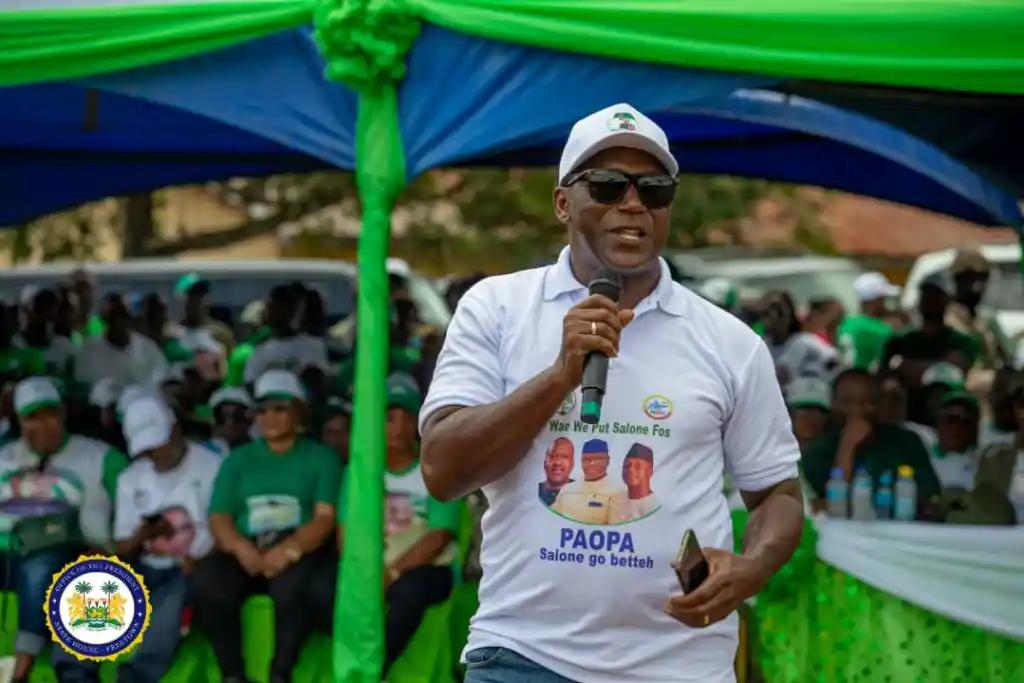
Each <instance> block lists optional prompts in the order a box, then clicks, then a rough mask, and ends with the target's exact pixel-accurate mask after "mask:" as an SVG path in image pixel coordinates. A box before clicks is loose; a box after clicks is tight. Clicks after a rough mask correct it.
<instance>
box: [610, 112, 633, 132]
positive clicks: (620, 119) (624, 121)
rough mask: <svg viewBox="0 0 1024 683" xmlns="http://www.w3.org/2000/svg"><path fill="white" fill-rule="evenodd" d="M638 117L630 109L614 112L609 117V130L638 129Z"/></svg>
mask: <svg viewBox="0 0 1024 683" xmlns="http://www.w3.org/2000/svg"><path fill="white" fill-rule="evenodd" d="M636 128H637V126H636V117H634V116H633V115H632V114H630V113H629V112H628V111H620V112H617V113H615V114H612V117H611V118H610V119H608V130H636Z"/></svg>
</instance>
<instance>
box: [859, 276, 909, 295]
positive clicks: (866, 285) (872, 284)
mask: <svg viewBox="0 0 1024 683" xmlns="http://www.w3.org/2000/svg"><path fill="white" fill-rule="evenodd" d="M853 291H855V292H856V293H857V298H858V299H860V300H861V301H874V300H875V299H887V298H889V297H893V296H897V295H898V294H899V293H900V288H899V287H897V286H896V285H894V284H892V283H891V282H889V278H887V277H886V276H884V275H882V274H881V273H879V272H871V273H864V274H862V275H859V276H857V279H856V280H854V281H853Z"/></svg>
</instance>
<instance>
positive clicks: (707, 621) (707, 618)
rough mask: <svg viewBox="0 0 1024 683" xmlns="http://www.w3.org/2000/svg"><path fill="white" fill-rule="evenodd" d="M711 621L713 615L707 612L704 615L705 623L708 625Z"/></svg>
mask: <svg viewBox="0 0 1024 683" xmlns="http://www.w3.org/2000/svg"><path fill="white" fill-rule="evenodd" d="M710 623H711V615H710V614H705V615H704V625H705V626H707V625H708V624H710Z"/></svg>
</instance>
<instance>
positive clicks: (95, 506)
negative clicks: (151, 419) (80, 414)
mask: <svg viewBox="0 0 1024 683" xmlns="http://www.w3.org/2000/svg"><path fill="white" fill-rule="evenodd" d="M14 402H15V411H16V412H17V413H18V415H19V417H26V416H28V415H31V414H32V413H33V412H35V411H36V410H41V409H44V408H59V407H60V406H61V405H62V404H61V399H60V395H59V394H58V392H57V389H56V387H55V386H54V385H53V383H52V382H51V381H50V380H48V379H45V378H42V377H32V378H29V379H28V380H25V381H24V382H22V383H21V384H19V385H18V390H17V391H16V392H15V399H14ZM127 465H128V459H127V458H126V457H125V455H124V454H123V453H121V452H119V451H117V450H115V449H113V448H111V447H110V446H108V445H107V444H105V443H103V442H102V441H97V440H95V439H89V438H86V437H84V436H79V435H77V434H68V435H66V436H65V438H64V443H63V444H62V445H61V447H60V449H59V450H58V451H57V452H55V453H53V454H51V455H50V456H49V457H46V458H44V457H42V456H40V455H39V454H37V453H34V452H33V451H32V449H31V448H29V446H28V443H26V441H25V439H24V437H23V438H20V439H18V440H16V441H12V442H10V443H8V444H7V445H6V446H4V447H3V448H0V501H2V502H3V503H6V504H8V505H11V504H13V503H14V502H17V503H18V504H19V505H20V504H21V503H24V504H38V506H40V508H41V509H45V510H49V511H51V512H54V511H58V510H60V509H69V508H71V509H77V510H78V523H79V527H80V529H81V531H82V536H83V538H84V539H85V541H86V543H88V544H90V545H93V546H97V547H105V546H107V545H109V543H110V517H111V512H112V510H113V501H114V496H115V493H116V490H117V478H118V475H119V474H120V473H121V472H122V471H123V470H124V469H125V467H127ZM11 511H12V512H14V510H13V508H12V509H11ZM14 513H15V514H17V513H16V512H14Z"/></svg>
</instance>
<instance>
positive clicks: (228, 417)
mask: <svg viewBox="0 0 1024 683" xmlns="http://www.w3.org/2000/svg"><path fill="white" fill-rule="evenodd" d="M208 405H209V406H210V411H211V412H212V413H213V438H211V439H210V440H209V441H208V442H207V443H206V444H204V445H205V446H206V447H207V448H209V449H211V450H212V451H214V452H215V453H218V454H220V455H221V457H227V455H228V454H229V453H230V452H231V451H232V450H234V449H236V448H238V447H239V446H243V445H245V444H247V443H249V441H251V433H252V420H253V415H254V413H255V409H256V404H255V403H254V402H253V400H252V397H251V396H249V392H248V391H246V390H245V389H244V388H242V387H221V388H220V389H218V390H217V391H215V392H213V394H212V395H211V396H210V400H209V403H208Z"/></svg>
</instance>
